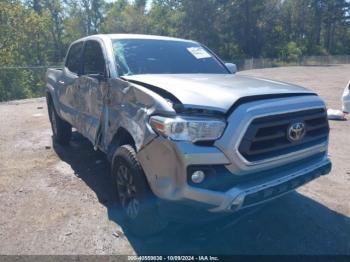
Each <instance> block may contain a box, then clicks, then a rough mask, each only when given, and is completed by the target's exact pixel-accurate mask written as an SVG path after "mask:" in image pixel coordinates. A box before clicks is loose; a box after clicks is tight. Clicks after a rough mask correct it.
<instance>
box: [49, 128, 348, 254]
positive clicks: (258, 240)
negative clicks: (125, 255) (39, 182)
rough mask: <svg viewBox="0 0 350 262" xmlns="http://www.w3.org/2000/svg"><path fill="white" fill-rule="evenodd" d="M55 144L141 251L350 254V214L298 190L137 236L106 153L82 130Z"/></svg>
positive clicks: (170, 252)
mask: <svg viewBox="0 0 350 262" xmlns="http://www.w3.org/2000/svg"><path fill="white" fill-rule="evenodd" d="M54 150H55V151H56V153H57V154H58V156H59V157H60V158H61V160H62V161H64V162H66V163H67V164H69V165H70V166H71V167H72V169H73V170H74V172H75V174H76V175H77V176H79V177H80V178H81V179H82V180H83V181H84V182H85V183H86V184H87V185H88V186H89V187H90V188H91V189H92V190H93V191H94V192H95V194H96V196H97V198H98V200H99V201H100V203H101V204H103V205H105V206H106V208H107V210H108V218H109V219H110V220H111V221H113V222H115V223H116V224H118V225H120V226H121V227H122V228H123V229H124V233H125V237H126V238H127V239H128V241H129V242H130V244H131V245H132V247H133V248H134V250H135V252H136V253H137V254H138V255H155V254H163V255H169V254H178V255H180V254H191V255H195V254H198V255H199V254H207V255H209V254H211V255H229V254H350V218H349V217H346V216H344V215H342V214H340V213H337V212H335V211H333V210H331V209H329V208H328V207H326V206H324V205H322V204H320V203H318V202H316V201H314V200H312V199H311V198H308V197H306V196H304V195H302V194H299V193H296V192H295V193H291V194H288V195H286V196H285V197H282V198H280V199H279V200H276V201H273V202H271V203H269V204H266V205H264V206H262V207H261V208H259V209H258V210H254V211H252V212H248V213H247V214H245V215H244V216H242V217H240V219H238V217H237V216H230V217H225V218H223V219H220V220H218V221H214V222H212V223H209V224H205V225H196V224H195V223H194V224H191V225H183V224H171V225H170V226H169V227H168V228H167V229H166V230H164V232H162V233H160V234H158V235H155V236H152V237H147V238H138V237H135V236H133V235H132V234H129V233H128V231H127V229H126V228H125V226H124V224H123V219H122V216H121V212H120V211H119V209H118V205H117V204H116V198H115V191H114V187H113V183H112V180H111V177H110V175H109V163H108V161H107V160H106V157H105V155H104V154H103V153H101V152H95V151H94V150H93V148H92V145H91V144H90V142H89V141H87V140H86V139H85V138H83V137H82V136H81V135H79V134H78V133H76V132H74V133H73V137H72V141H71V143H70V146H68V147H61V146H59V145H56V144H54Z"/></svg>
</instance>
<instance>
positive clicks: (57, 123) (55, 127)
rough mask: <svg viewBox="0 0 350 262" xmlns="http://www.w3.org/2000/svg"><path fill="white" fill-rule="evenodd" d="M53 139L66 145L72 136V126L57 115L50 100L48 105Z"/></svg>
mask: <svg viewBox="0 0 350 262" xmlns="http://www.w3.org/2000/svg"><path fill="white" fill-rule="evenodd" d="M48 111H49V118H50V122H51V128H52V133H53V140H54V141H55V142H57V143H59V144H61V145H67V144H68V143H69V140H70V138H71V136H72V126H71V125H70V124H69V123H68V122H66V121H64V120H63V119H62V118H60V117H59V115H58V114H57V112H56V110H55V107H54V105H53V104H52V102H50V103H49V106H48Z"/></svg>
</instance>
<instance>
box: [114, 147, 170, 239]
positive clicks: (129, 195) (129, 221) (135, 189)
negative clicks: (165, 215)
mask: <svg viewBox="0 0 350 262" xmlns="http://www.w3.org/2000/svg"><path fill="white" fill-rule="evenodd" d="M112 176H113V179H114V181H115V184H116V188H117V196H118V199H119V202H120V205H121V207H122V212H123V216H124V218H125V224H126V227H127V230H130V231H131V232H132V233H133V234H135V235H138V236H147V235H152V234H155V233H158V232H159V231H161V230H162V229H163V228H165V227H166V225H167V222H166V221H165V220H164V219H162V218H161V217H160V216H159V212H158V207H157V204H156V197H155V196H154V195H153V193H152V192H151V190H150V188H149V185H148V183H147V180H146V177H145V175H144V173H143V170H142V167H141V165H140V163H139V162H138V160H137V158H136V153H135V150H134V148H133V147H132V146H130V145H124V146H121V147H119V148H118V149H117V150H116V152H115V153H114V156H113V161H112Z"/></svg>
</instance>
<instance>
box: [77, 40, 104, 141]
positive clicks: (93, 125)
mask: <svg viewBox="0 0 350 262" xmlns="http://www.w3.org/2000/svg"><path fill="white" fill-rule="evenodd" d="M82 61H83V67H82V75H81V76H80V80H79V82H80V97H81V99H82V108H83V109H82V117H83V121H84V125H85V126H84V130H82V131H81V132H82V133H83V135H84V136H85V137H87V138H89V140H90V141H91V142H92V143H94V145H95V143H96V140H97V134H98V131H99V128H100V122H101V117H102V111H103V94H104V92H105V90H106V88H107V81H106V80H107V73H106V72H107V70H106V62H105V61H106V59H105V56H104V53H103V49H102V43H100V42H98V41H97V40H88V41H86V42H85V45H84V50H83V56H82Z"/></svg>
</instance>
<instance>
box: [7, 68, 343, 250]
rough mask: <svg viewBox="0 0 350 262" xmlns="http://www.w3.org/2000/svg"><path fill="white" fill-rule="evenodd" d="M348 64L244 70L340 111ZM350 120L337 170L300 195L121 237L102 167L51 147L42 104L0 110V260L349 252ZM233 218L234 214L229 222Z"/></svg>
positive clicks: (334, 141)
mask: <svg viewBox="0 0 350 262" xmlns="http://www.w3.org/2000/svg"><path fill="white" fill-rule="evenodd" d="M349 72H350V66H331V67H290V68H277V69H264V70H252V71H245V72H242V74H249V75H254V76H258V77H267V78H272V79H277V80H283V81H288V82H292V83H297V84H301V85H304V86H307V87H310V88H312V89H314V90H316V91H317V92H319V93H320V95H321V96H323V97H324V98H325V99H326V101H327V103H328V105H329V106H331V107H333V108H340V99H339V98H340V96H341V93H342V90H343V89H344V86H345V84H346V83H347V82H348V80H349V75H350V74H349ZM349 153H350V121H344V122H331V141H330V156H331V158H332V161H333V164H334V169H333V171H332V173H331V175H330V176H327V177H323V178H320V179H318V180H316V181H314V182H312V183H310V184H308V185H307V186H305V187H303V188H302V189H300V190H298V192H296V193H292V194H290V195H287V196H285V197H283V198H282V199H279V200H277V201H274V202H272V203H270V204H268V205H266V206H264V207H263V208H261V209H260V210H259V211H257V212H255V213H252V214H247V215H246V216H244V217H243V218H242V219H241V220H239V221H237V222H236V223H228V221H227V220H225V221H221V222H220V223H216V224H215V225H208V226H207V227H199V228H196V227H188V226H184V225H172V227H170V228H169V229H167V230H166V231H165V232H164V233H162V234H160V235H157V236H154V237H151V238H147V239H139V238H136V237H133V236H131V235H128V234H124V233H123V229H122V227H121V226H119V224H120V219H119V217H118V214H119V213H118V210H117V208H116V207H115V205H114V204H113V203H114V197H113V188H112V186H111V181H110V178H109V175H108V172H109V171H108V163H107V161H106V159H105V157H104V155H103V154H101V153H99V152H95V151H93V149H92V146H91V145H90V144H89V142H87V141H86V140H85V139H84V138H82V137H81V136H80V135H78V134H74V136H73V140H72V142H71V145H70V146H69V147H67V148H63V147H59V146H53V145H52V143H51V131H50V128H49V121H48V118H47V111H46V106H45V103H44V100H43V99H35V100H23V101H14V102H11V103H3V104H0V254H135V253H136V254H160V253H162V254H169V253H171V254H183V253H190V254H203V253H205V254H208V253H209V254H221V255H222V254H350V155H349ZM230 219H231V220H232V221H236V219H235V217H232V218H230Z"/></svg>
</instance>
